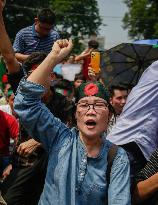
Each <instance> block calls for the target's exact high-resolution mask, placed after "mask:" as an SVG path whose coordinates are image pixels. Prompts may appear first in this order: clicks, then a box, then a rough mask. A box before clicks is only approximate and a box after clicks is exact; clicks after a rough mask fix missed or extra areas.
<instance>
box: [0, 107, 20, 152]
mask: <svg viewBox="0 0 158 205" xmlns="http://www.w3.org/2000/svg"><path fill="white" fill-rule="evenodd" d="M18 134H19V125H18V122H17V120H16V118H15V117H14V116H12V115H9V114H8V113H6V112H3V111H1V110H0V155H1V156H7V155H9V145H10V138H12V139H16V138H17V137H18Z"/></svg>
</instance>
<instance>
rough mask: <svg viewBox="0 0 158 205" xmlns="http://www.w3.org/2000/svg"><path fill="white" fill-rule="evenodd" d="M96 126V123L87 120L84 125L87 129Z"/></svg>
mask: <svg viewBox="0 0 158 205" xmlns="http://www.w3.org/2000/svg"><path fill="white" fill-rule="evenodd" d="M96 124H97V123H96V122H95V121H94V120H88V121H87V122H86V125H87V126H88V127H94V126H95V125H96Z"/></svg>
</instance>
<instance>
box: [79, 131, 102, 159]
mask: <svg viewBox="0 0 158 205" xmlns="http://www.w3.org/2000/svg"><path fill="white" fill-rule="evenodd" d="M80 139H81V141H82V143H83V144H84V145H85V147H86V151H87V154H88V156H89V157H96V156H97V155H98V154H99V152H100V148H101V145H102V138H101V137H100V136H99V137H96V138H93V139H91V138H90V139H89V138H87V137H83V136H82V135H81V133H80Z"/></svg>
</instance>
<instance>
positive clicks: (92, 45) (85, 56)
mask: <svg viewBox="0 0 158 205" xmlns="http://www.w3.org/2000/svg"><path fill="white" fill-rule="evenodd" d="M98 47H99V43H98V42H97V41H95V40H90V41H89V42H88V48H87V49H86V50H84V51H83V52H82V53H81V54H80V55H78V56H76V57H75V61H81V60H83V64H82V73H83V76H84V78H85V79H86V80H89V76H88V67H89V66H90V62H91V55H90V54H91V52H92V51H94V50H96V49H98Z"/></svg>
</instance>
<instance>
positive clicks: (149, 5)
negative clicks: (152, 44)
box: [123, 0, 158, 39]
mask: <svg viewBox="0 0 158 205" xmlns="http://www.w3.org/2000/svg"><path fill="white" fill-rule="evenodd" d="M125 4H126V5H127V7H128V10H129V11H128V13H126V14H125V16H124V18H123V22H124V28H125V29H128V33H129V36H130V37H131V38H134V39H142V38H144V39H154V38H158V15H157V14H158V1H157V0H139V1H138V0H125Z"/></svg>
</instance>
